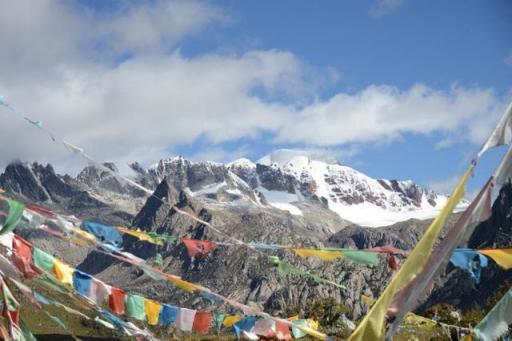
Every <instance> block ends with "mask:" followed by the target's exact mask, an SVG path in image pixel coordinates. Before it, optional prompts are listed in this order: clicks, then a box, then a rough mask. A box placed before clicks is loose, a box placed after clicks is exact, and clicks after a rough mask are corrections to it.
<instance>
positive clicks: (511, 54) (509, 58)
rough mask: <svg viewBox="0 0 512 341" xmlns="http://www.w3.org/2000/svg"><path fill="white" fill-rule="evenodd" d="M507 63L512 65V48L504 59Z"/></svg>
mask: <svg viewBox="0 0 512 341" xmlns="http://www.w3.org/2000/svg"><path fill="white" fill-rule="evenodd" d="M503 61H504V62H505V64H507V65H511V66H512V50H511V51H510V52H509V53H508V55H507V56H506V57H505V59H504V60H503Z"/></svg>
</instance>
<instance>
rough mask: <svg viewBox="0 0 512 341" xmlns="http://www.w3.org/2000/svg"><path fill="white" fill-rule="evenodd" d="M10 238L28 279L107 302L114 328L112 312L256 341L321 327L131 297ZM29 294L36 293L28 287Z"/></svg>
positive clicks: (302, 333)
mask: <svg viewBox="0 0 512 341" xmlns="http://www.w3.org/2000/svg"><path fill="white" fill-rule="evenodd" d="M9 240H11V241H12V247H11V248H10V251H11V259H12V263H10V264H11V265H12V266H13V267H16V268H17V270H18V271H20V272H21V273H22V274H24V276H28V277H36V276H39V275H41V274H42V273H45V274H46V275H47V276H49V277H53V278H54V279H55V281H57V282H58V284H59V285H61V286H64V287H67V289H73V291H74V292H75V293H76V294H78V295H80V296H81V297H83V298H86V299H87V300H88V302H89V303H91V304H93V305H94V306H96V307H101V306H102V305H103V304H105V303H107V304H108V307H109V309H110V312H106V311H104V310H102V311H101V312H102V315H103V317H104V318H106V319H107V321H111V322H114V323H113V324H114V325H120V322H121V321H120V320H119V318H118V317H115V316H113V315H112V313H113V314H116V315H121V316H123V315H124V316H126V317H130V318H133V319H135V320H140V321H146V322H147V323H148V324H149V325H160V326H164V327H169V326H175V327H176V328H178V329H179V330H181V331H185V332H189V331H195V332H197V333H200V334H206V333H208V332H209V331H210V328H211V327H213V326H214V327H215V328H216V329H217V330H219V329H220V328H221V326H225V327H233V330H234V332H235V334H236V335H237V337H238V338H239V337H240V335H241V333H243V334H244V335H249V336H252V338H251V339H256V340H257V339H258V335H270V336H274V335H275V336H276V337H278V339H289V338H291V335H292V334H293V335H294V336H295V337H296V338H298V337H303V336H305V335H306V333H305V330H306V331H307V330H309V329H311V330H312V331H313V332H316V329H317V328H318V326H317V325H316V324H315V323H311V322H308V320H295V321H289V322H291V325H292V330H291V333H290V325H289V323H283V322H282V321H274V320H272V319H268V318H267V319H262V320H261V321H265V322H259V321H258V324H256V323H257V318H256V317H254V316H247V317H245V318H242V317H240V316H237V315H227V316H226V315H224V314H218V313H215V312H213V313H212V312H210V311H196V310H193V309H187V308H178V307H176V306H173V305H169V304H162V303H160V302H157V301H155V300H151V299H148V298H145V297H142V296H139V295H133V294H128V293H125V292H124V291H123V290H122V289H119V288H116V287H112V286H110V285H108V284H106V283H104V282H103V281H101V280H99V279H97V278H95V277H93V276H91V275H89V274H87V273H84V272H82V271H80V270H77V269H74V268H72V267H71V266H69V265H67V264H66V263H64V262H63V261H61V260H59V259H57V258H55V257H53V256H51V255H49V254H47V253H46V252H44V251H42V250H41V249H39V248H37V247H34V246H33V245H31V244H30V243H29V242H27V241H26V240H24V239H23V238H21V237H19V236H18V235H15V234H7V235H4V236H3V237H2V245H4V246H5V245H8V244H9V242H8V241H9ZM4 269H5V264H2V267H1V268H0V270H4ZM34 274H35V275H34ZM18 285H20V286H21V285H22V284H21V283H18ZM23 291H24V292H27V291H28V292H30V290H27V289H24V290H23ZM32 295H33V294H32ZM33 296H34V297H35V300H36V301H37V302H39V303H43V304H54V305H58V306H62V307H65V306H63V305H62V304H60V303H57V302H54V301H52V300H50V299H48V298H44V297H42V296H41V295H38V294H36V295H33ZM66 310H67V311H69V312H73V313H75V314H80V315H81V316H84V315H83V314H82V313H80V312H78V311H76V310H73V309H71V308H67V307H66ZM86 318H87V316H86ZM214 322H215V323H214ZM124 323H126V322H124ZM264 326H268V328H266V329H265V328H263V327H264ZM121 329H124V328H121ZM253 329H254V330H253ZM316 333H317V334H319V335H320V334H321V333H318V332H316ZM288 336H290V337H288Z"/></svg>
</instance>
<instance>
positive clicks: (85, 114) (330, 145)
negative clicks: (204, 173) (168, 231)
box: [0, 0, 512, 192]
mask: <svg viewBox="0 0 512 341" xmlns="http://www.w3.org/2000/svg"><path fill="white" fill-rule="evenodd" d="M11 5H12V6H10V7H11V11H10V13H9V14H8V15H9V17H5V18H3V16H6V15H7V14H6V13H4V14H3V15H2V14H0V32H3V33H0V38H1V39H2V41H3V42H4V47H5V51H9V53H6V54H4V56H1V57H0V73H1V74H2V75H3V77H2V80H0V94H2V95H4V98H6V99H9V101H10V102H11V103H13V104H15V105H16V106H17V107H18V108H20V110H23V111H27V112H29V113H30V114H31V115H32V116H34V117H36V118H40V119H41V120H42V121H43V122H44V123H45V126H46V127H48V128H49V129H52V130H53V131H55V132H56V134H58V135H59V136H61V137H62V138H64V139H67V140H69V141H71V142H74V143H75V144H77V145H80V146H82V147H84V148H85V149H86V150H88V151H89V152H90V153H91V154H92V155H94V156H96V157H97V158H98V159H99V160H114V161H115V162H117V163H120V164H126V163H127V162H130V161H133V160H140V161H141V162H143V163H145V164H151V163H154V162H156V161H157V160H158V159H159V158H161V157H165V156H169V155H173V154H183V155H185V156H187V157H190V158H192V159H213V160H216V161H222V162H226V161H230V160H233V159H235V158H238V157H248V158H250V159H252V160H257V159H258V158H260V157H261V156H263V155H265V154H266V153H268V152H270V151H272V150H274V149H278V148H297V149H305V150H308V151H315V152H319V151H321V152H323V153H328V154H332V155H334V156H335V157H337V158H338V159H339V160H340V161H341V162H342V163H344V164H347V165H349V166H353V167H354V168H356V169H358V170H361V171H363V172H365V173H367V174H368V175H370V176H372V177H377V178H398V179H413V180H414V181H416V182H418V183H420V184H422V185H426V186H432V187H433V188H435V189H437V190H439V191H442V192H447V191H449V190H450V188H452V187H453V185H454V183H455V181H456V180H457V177H458V176H459V175H460V174H461V173H462V172H463V170H464V168H465V167H466V165H467V164H468V162H469V160H470V159H471V157H472V155H474V154H475V153H476V151H477V150H478V147H479V145H480V143H482V142H483V140H484V139H485V136H486V134H487V133H488V132H489V130H490V129H492V127H493V125H494V124H495V123H496V121H497V120H498V118H499V116H500V115H501V114H502V112H503V110H504V108H505V106H506V105H507V104H508V102H510V101H511V100H512V96H511V94H512V92H511V91H512V82H511V81H510V79H511V76H512V39H511V38H510V37H511V34H510V33H511V32H512V21H511V20H510V17H511V16H512V3H510V1H492V2H491V1H471V2H469V1H462V0H460V1H449V2H447V1H428V2H425V1H410V0H368V1H324V2H322V3H321V4H319V2H316V1H292V0H287V1H233V0H230V1H227V0H226V1H209V2H204V1H187V2H183V1H163V0H159V1H147V2H135V1H133V2H131V1H126V2H122V3H118V2H114V1H99V0H98V1H81V2H76V3H63V2H60V1H51V0H42V1H41V2H39V3H38V4H37V5H36V6H33V5H32V6H31V5H30V4H29V2H25V1H14V0H13V1H12V4H11ZM28 8H30V10H31V12H32V13H33V17H32V18H31V21H28V19H27V18H25V17H24V15H23V13H26V10H27V9H28ZM17 15H18V17H17ZM11 18H17V19H16V20H15V19H11ZM0 114H1V113H0ZM2 127H3V128H2ZM2 127H0V133H2V135H3V136H7V137H8V138H10V139H12V140H14V141H15V142H17V143H16V144H15V145H16V147H15V148H12V146H9V148H8V147H6V146H4V147H0V156H1V157H0V166H3V165H5V164H6V163H7V162H9V161H12V159H15V158H21V159H24V160H30V161H31V160H38V161H43V162H45V161H47V162H52V163H56V164H57V167H61V168H62V169H64V170H69V171H74V170H76V169H77V168H79V167H81V166H83V165H82V164H79V161H77V160H76V159H73V158H70V157H69V156H68V155H66V153H65V151H62V150H61V148H60V146H59V147H57V146H54V145H52V144H51V143H50V142H48V141H46V140H45V137H44V136H41V135H39V136H38V135H37V132H34V131H31V130H29V131H28V132H27V133H29V134H30V135H29V137H27V135H24V136H23V137H21V136H19V134H14V133H13V132H19V131H23V132H25V131H27V129H30V127H28V128H27V127H26V126H23V125H22V124H20V123H19V122H10V121H9V122H7V123H6V124H4V125H2ZM502 153H503V148H501V149H499V150H496V151H493V152H492V153H490V155H487V156H485V157H484V158H483V159H482V162H481V164H480V167H479V168H478V169H477V172H476V173H475V179H474V180H473V181H472V183H471V184H470V191H473V190H475V189H476V188H478V186H479V184H481V183H482V182H483V181H484V179H485V178H486V177H487V176H488V175H489V173H490V172H491V171H492V169H493V168H494V167H495V165H496V163H497V161H498V159H499V157H500V155H502ZM77 163H78V165H77Z"/></svg>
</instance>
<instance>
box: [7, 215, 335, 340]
mask: <svg viewBox="0 0 512 341" xmlns="http://www.w3.org/2000/svg"><path fill="white" fill-rule="evenodd" d="M57 217H58V216H57ZM29 218H31V219H32V218H33V217H29ZM53 222H54V223H55V222H57V223H60V225H59V224H54V225H52V227H54V228H58V227H64V230H63V229H60V231H61V232H66V227H67V228H69V226H67V225H66V224H62V221H53ZM46 223H48V222H46ZM48 225H49V224H48ZM39 229H40V230H41V231H44V232H47V233H49V234H51V235H53V236H56V237H59V238H61V239H64V240H68V241H74V242H76V240H74V239H71V238H65V236H64V235H63V234H61V233H59V232H57V231H55V230H52V229H50V228H49V227H48V226H47V225H45V224H42V225H41V226H40V227H39ZM80 231H81V230H80ZM72 232H76V230H75V229H72ZM82 232H83V231H82ZM98 235H99V236H100V237H101V236H103V237H105V234H103V235H100V234H98ZM78 237H81V236H80V235H79V236H78ZM99 239H101V238H99ZM107 239H108V240H114V241H115V240H116V239H115V238H114V239H111V238H107ZM84 240H85V241H86V242H88V243H93V245H100V247H101V249H100V248H95V250H96V251H98V252H101V253H104V254H106V255H109V256H111V257H113V258H115V259H118V260H121V261H124V262H127V263H129V264H132V265H135V266H137V267H140V268H141V269H143V270H144V272H145V273H146V274H148V275H149V276H150V277H152V278H153V279H156V280H169V281H170V282H171V283H173V284H174V285H176V286H177V287H179V288H181V289H183V290H185V291H187V292H195V291H197V292H199V293H200V295H201V296H202V297H205V298H207V299H210V300H214V301H216V302H226V303H228V304H230V305H232V306H234V307H235V308H237V309H241V310H242V311H243V312H244V314H245V313H251V314H252V313H254V314H255V315H259V316H261V317H264V318H268V319H271V320H273V321H275V322H276V323H277V322H280V323H283V322H282V320H281V319H279V318H275V317H272V316H270V315H268V314H266V313H264V312H262V311H260V310H259V309H255V308H254V307H251V306H247V305H244V304H241V303H239V302H236V301H233V300H230V299H228V298H226V297H224V296H222V295H219V294H216V293H213V292H212V291H211V290H210V289H207V288H205V287H203V286H201V285H197V284H193V283H190V282H187V281H185V280H183V279H181V278H180V277H179V276H175V275H171V274H167V273H164V272H162V271H160V270H159V269H156V268H154V267H151V266H149V265H147V264H146V263H145V261H144V260H142V259H140V258H138V257H136V256H134V255H132V254H130V253H127V252H121V251H119V250H117V248H116V247H115V245H116V243H115V242H114V243H109V244H106V243H101V242H100V241H99V240H98V239H96V238H92V239H91V238H84ZM16 241H17V242H19V240H16ZM21 244H23V243H22V242H21ZM78 244H79V245H80V243H78ZM22 249H23V250H24V251H21V252H19V253H20V254H24V255H25V257H24V258H22V259H21V261H22V263H24V264H25V265H24V267H25V270H26V275H27V276H34V275H36V274H37V272H35V271H34V269H33V267H32V266H31V265H30V264H31V262H30V261H29V260H30V256H28V255H29V254H30V252H29V251H28V249H29V247H28V246H27V245H25V247H24V248H22ZM105 250H108V251H105ZM36 252H37V251H36ZM37 254H38V260H37V263H38V264H39V265H40V266H46V267H47V268H48V269H50V265H49V264H50V262H49V260H48V257H45V256H44V254H40V253H39V252H37ZM45 260H46V261H45ZM45 264H46V265H45ZM57 269H58V270H57V271H60V272H62V273H63V274H64V275H65V274H66V271H65V270H66V269H60V268H59V267H57ZM69 273H70V270H69V269H68V270H67V274H68V275H67V277H68V278H69ZM64 275H62V276H64ZM74 276H79V274H78V275H77V274H76V273H74ZM68 281H69V279H68ZM284 323H285V324H286V323H287V322H284ZM288 324H290V323H288ZM290 325H291V324H290ZM296 328H299V329H301V327H300V326H296ZM301 330H302V331H304V332H305V333H306V334H308V335H312V336H314V337H317V338H320V339H324V340H325V339H327V336H326V335H325V334H323V333H320V332H318V331H315V330H312V329H308V328H302V329H301Z"/></svg>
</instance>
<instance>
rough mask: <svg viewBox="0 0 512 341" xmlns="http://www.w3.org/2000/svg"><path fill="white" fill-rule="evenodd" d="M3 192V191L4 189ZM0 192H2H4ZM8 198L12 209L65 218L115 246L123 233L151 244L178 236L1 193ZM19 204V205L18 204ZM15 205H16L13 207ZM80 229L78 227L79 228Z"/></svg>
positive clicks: (168, 240) (170, 240) (85, 235)
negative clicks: (85, 216)
mask: <svg viewBox="0 0 512 341" xmlns="http://www.w3.org/2000/svg"><path fill="white" fill-rule="evenodd" d="M2 192H3V191H2ZM2 192H0V193H2ZM1 200H6V201H7V203H8V204H9V207H10V209H12V210H13V211H15V210H16V209H19V210H21V208H23V209H25V210H28V211H30V212H32V213H37V214H39V215H41V216H45V217H47V218H60V219H62V220H65V221H67V222H68V224H70V223H71V224H73V228H75V227H74V226H76V225H78V226H80V227H83V230H82V232H78V231H77V233H79V234H81V235H82V236H84V237H86V238H87V239H94V238H96V239H100V240H106V241H107V242H109V243H111V244H112V245H113V246H116V247H120V246H121V243H122V237H121V234H127V235H130V236H132V237H135V238H137V239H139V240H142V241H146V242H148V243H151V244H155V245H159V246H161V245H164V242H167V243H172V242H174V241H175V240H176V239H177V238H176V237H175V236H171V235H169V234H167V233H163V234H160V233H156V232H145V231H141V230H140V229H139V228H136V229H131V228H127V227H124V226H110V225H103V224H100V223H95V222H91V221H81V220H79V219H77V218H76V217H74V216H65V215H61V214H57V213H55V212H53V211H51V210H49V209H46V208H43V207H40V206H38V205H35V204H28V203H22V202H20V201H17V200H14V199H11V198H8V197H6V196H4V195H2V194H0V201H1ZM16 205H17V206H16ZM13 207H15V208H14V209H13ZM11 215H13V213H11V212H9V216H8V218H9V217H10V216H11ZM5 226H6V227H4V228H3V229H4V230H5V229H8V226H10V224H9V222H6V224H5ZM77 230H78V229H77Z"/></svg>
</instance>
